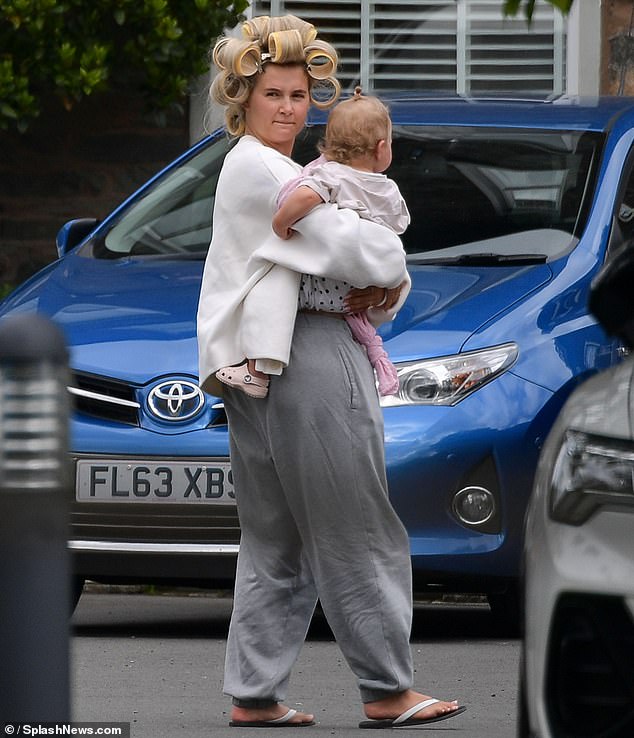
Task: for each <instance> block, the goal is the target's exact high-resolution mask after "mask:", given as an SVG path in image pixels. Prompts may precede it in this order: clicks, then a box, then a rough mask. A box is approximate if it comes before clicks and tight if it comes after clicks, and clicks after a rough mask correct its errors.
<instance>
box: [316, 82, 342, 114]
mask: <svg viewBox="0 0 634 738" xmlns="http://www.w3.org/2000/svg"><path fill="white" fill-rule="evenodd" d="M339 95H341V85H340V84H339V80H338V79H337V78H336V77H327V78H326V79H320V80H317V81H316V82H315V84H313V85H312V86H311V88H310V101H311V103H312V104H313V105H314V106H315V107H316V108H318V109H319V110H326V108H329V107H330V106H331V105H332V104H333V103H335V102H336V101H337V99H338V97H339Z"/></svg>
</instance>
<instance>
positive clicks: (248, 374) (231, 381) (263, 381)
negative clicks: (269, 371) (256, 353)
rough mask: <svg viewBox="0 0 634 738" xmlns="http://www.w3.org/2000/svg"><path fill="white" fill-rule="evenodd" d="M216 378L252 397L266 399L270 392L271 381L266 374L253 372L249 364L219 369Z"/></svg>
mask: <svg viewBox="0 0 634 738" xmlns="http://www.w3.org/2000/svg"><path fill="white" fill-rule="evenodd" d="M216 377H217V378H218V379H219V380H220V381H221V382H222V383H223V384H227V385H229V387H235V388H236V389H240V390H242V391H243V392H246V394H247V395H250V396H251V397H257V398H260V399H261V398H263V397H266V395H267V394H268V391H269V380H268V377H267V376H266V374H262V373H261V372H257V373H255V372H252V371H251V370H250V369H249V366H248V364H240V365H239V366H225V367H223V368H222V369H218V371H217V372H216Z"/></svg>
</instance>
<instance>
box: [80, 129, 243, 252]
mask: <svg viewBox="0 0 634 738" xmlns="http://www.w3.org/2000/svg"><path fill="white" fill-rule="evenodd" d="M230 146H231V142H230V141H229V139H228V138H226V137H224V136H221V137H220V138H217V139H216V140H215V141H214V142H213V143H212V144H211V145H209V146H207V147H205V148H203V149H202V150H201V151H199V152H198V153H197V154H195V155H194V156H192V157H190V158H189V159H188V160H187V161H185V162H183V163H182V164H180V165H179V166H177V167H176V168H175V169H171V170H170V171H169V172H167V173H166V174H165V175H164V176H162V177H161V178H160V179H159V180H158V181H156V182H155V183H154V184H153V185H151V186H150V187H149V188H148V189H147V190H146V191H145V192H144V193H143V195H142V196H141V197H139V198H138V199H136V200H134V201H133V203H132V204H131V205H130V206H129V207H128V208H127V209H124V211H123V212H122V213H121V214H120V215H119V217H118V218H116V219H115V220H114V221H113V223H112V224H111V226H110V228H109V229H108V230H107V231H106V233H105V234H102V235H101V236H100V237H99V238H98V239H96V240H94V241H92V242H90V243H89V244H87V246H86V248H85V249H84V253H85V254H87V253H90V255H92V256H94V257H97V258H110V259H112V258H120V257H123V256H158V255H162V256H170V257H174V256H176V257H181V258H187V257H192V256H193V257H196V258H198V257H200V255H203V256H204V254H206V252H207V249H208V248H209V241H210V240H211V214H212V210H213V201H214V194H215V191H216V185H217V183H218V175H219V174H220V169H221V167H222V162H223V161H224V157H225V155H226V154H227V152H228V150H229V148H230Z"/></svg>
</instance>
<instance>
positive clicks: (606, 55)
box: [577, 0, 634, 95]
mask: <svg viewBox="0 0 634 738" xmlns="http://www.w3.org/2000/svg"><path fill="white" fill-rule="evenodd" d="M577 2H581V0H577ZM601 27H602V33H601V36H602V49H601V92H602V93H603V94H605V95H634V2H633V0H603V1H602V3H601Z"/></svg>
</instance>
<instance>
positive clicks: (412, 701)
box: [363, 689, 464, 722]
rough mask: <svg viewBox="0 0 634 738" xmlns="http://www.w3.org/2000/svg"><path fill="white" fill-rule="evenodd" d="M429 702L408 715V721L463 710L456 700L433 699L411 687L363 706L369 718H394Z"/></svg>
mask: <svg viewBox="0 0 634 738" xmlns="http://www.w3.org/2000/svg"><path fill="white" fill-rule="evenodd" d="M424 702H429V703H430V704H429V705H428V706H427V707H424V708H422V709H421V710H419V711H418V712H415V713H413V714H411V715H409V716H408V718H407V719H408V721H417V720H425V721H427V720H428V721H429V722H433V721H435V720H437V719H439V718H440V719H442V718H443V717H444V716H449V715H451V713H454V712H456V711H458V710H459V711H461V712H462V711H463V710H464V708H461V707H460V706H459V705H458V702H457V701H456V700H452V701H450V702H443V701H442V700H434V699H433V698H432V697H429V696H428V695H424V694H420V693H419V692H414V691H413V690H411V689H408V690H406V691H405V692H398V693H396V694H393V695H390V696H389V697H386V698H385V699H382V700H377V701H376V702H366V704H365V705H364V706H363V708H364V710H365V714H366V715H367V717H368V718H370V720H395V719H396V718H398V717H399V716H401V715H404V714H405V713H407V712H408V710H411V708H412V707H414V706H415V705H418V704H420V703H424Z"/></svg>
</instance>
